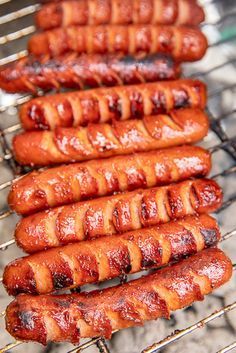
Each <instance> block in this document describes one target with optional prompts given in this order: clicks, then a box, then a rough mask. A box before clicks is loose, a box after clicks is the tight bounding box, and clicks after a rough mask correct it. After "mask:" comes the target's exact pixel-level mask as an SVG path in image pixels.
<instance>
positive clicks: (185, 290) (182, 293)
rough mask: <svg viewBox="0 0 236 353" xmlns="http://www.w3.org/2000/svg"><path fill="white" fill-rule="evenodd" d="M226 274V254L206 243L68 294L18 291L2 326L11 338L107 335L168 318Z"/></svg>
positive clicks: (66, 338) (228, 270)
mask: <svg viewBox="0 0 236 353" xmlns="http://www.w3.org/2000/svg"><path fill="white" fill-rule="evenodd" d="M231 275H232V264H231V261H230V260H229V258H228V257H227V256H226V255H225V254H224V253H223V252H222V251H221V250H218V249H206V250H204V251H202V252H200V253H198V254H196V255H193V256H191V257H190V258H188V259H186V260H183V261H181V262H179V263H177V264H175V265H173V266H171V267H167V268H164V269H161V270H159V271H157V272H156V273H154V274H152V275H149V276H145V277H142V278H139V279H137V280H135V281H131V282H129V283H127V284H123V285H120V286H116V287H113V288H107V289H104V290H102V291H95V292H90V293H82V294H71V295H59V296H53V295H41V296H36V297H35V296H31V295H24V294H23V295H20V296H18V297H17V298H16V299H15V300H14V301H13V302H12V303H11V304H10V305H9V306H8V308H7V312H6V325H7V330H8V331H9V333H10V334H11V335H13V336H14V337H15V338H16V339H17V340H18V339H19V340H23V341H25V340H26V341H36V342H41V343H43V344H46V343H47V342H48V341H55V342H58V341H69V342H72V343H78V342H79V340H80V338H82V337H96V336H103V337H105V338H110V337H111V334H112V331H114V330H117V329H122V328H125V327H130V326H136V325H141V324H143V323H144V321H146V320H153V319H157V318H159V317H164V318H169V316H170V311H172V310H177V309H181V308H183V307H187V306H189V305H190V304H192V303H193V302H194V301H197V300H203V298H204V295H206V294H209V293H211V292H212V291H213V289H216V288H218V287H220V286H221V285H223V284H224V283H226V282H227V281H228V280H229V279H230V277H231Z"/></svg>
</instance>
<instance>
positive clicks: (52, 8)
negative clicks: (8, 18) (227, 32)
mask: <svg viewBox="0 0 236 353" xmlns="http://www.w3.org/2000/svg"><path fill="white" fill-rule="evenodd" d="M35 20H36V24H37V26H38V27H39V28H41V29H44V30H45V29H51V28H55V27H68V26H70V25H101V24H109V23H110V24H130V23H140V24H148V23H152V24H163V25H169V24H181V25H198V24H199V23H201V22H202V21H203V20H204V11H203V8H202V7H201V6H199V5H198V4H197V2H196V0H169V1H166V0H154V1H153V0H129V1H127V0H95V1H94V0H79V1H77V0H70V1H60V2H59V3H55V2H54V3H51V4H47V5H45V6H43V7H42V8H41V9H40V10H39V11H38V12H37V14H36V16H35Z"/></svg>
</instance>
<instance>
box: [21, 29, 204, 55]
mask: <svg viewBox="0 0 236 353" xmlns="http://www.w3.org/2000/svg"><path fill="white" fill-rule="evenodd" d="M28 49H29V52H30V53H31V54H34V55H36V56H40V55H43V54H48V55H50V56H52V57H55V56H58V55H61V54H64V53H66V52H73V51H74V52H77V53H88V54H93V53H99V54H104V53H124V54H135V53H140V52H144V53H147V54H154V53H166V54H170V55H171V56H173V57H174V59H176V60H178V61H196V60H199V59H201V58H202V57H203V55H204V54H205V52H206V49H207V40H206V37H205V36H204V34H203V33H202V32H201V31H200V30H199V29H197V28H190V27H184V26H179V27H176V26H154V25H129V26H119V25H115V26H112V25H107V26H70V27H66V28H56V29H52V30H49V31H45V32H42V33H37V34H35V35H33V36H32V37H31V38H30V40H29V44H28Z"/></svg>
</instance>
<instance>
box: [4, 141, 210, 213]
mask: <svg viewBox="0 0 236 353" xmlns="http://www.w3.org/2000/svg"><path fill="white" fill-rule="evenodd" d="M210 169H211V155H210V153H209V152H208V151H206V150H204V149H202V148H200V147H194V146H183V147H175V148H170V149H166V150H160V151H156V152H147V153H139V154H132V155H128V156H122V157H121V156H118V157H112V158H108V159H104V160H100V161H99V163H98V162H97V161H90V162H84V163H77V164H73V165H71V164H70V165H67V166H60V167H57V168H52V169H48V170H43V171H33V172H31V173H30V174H28V175H26V176H24V177H23V178H21V179H18V180H16V181H15V182H14V183H13V184H12V187H11V190H10V193H9V197H8V202H9V205H10V207H11V208H12V209H13V210H14V211H16V212H17V213H20V214H24V215H26V214H30V213H33V212H37V211H40V210H43V209H46V208H49V207H55V206H60V205H65V204H67V203H72V202H76V201H81V200H86V199H88V198H90V197H98V196H103V195H110V194H112V193H114V192H119V191H126V190H128V191H131V190H135V189H138V188H150V187H153V186H157V185H164V184H168V183H171V182H176V181H180V180H184V179H188V178H191V177H202V176H206V175H207V174H208V173H209V171H210Z"/></svg>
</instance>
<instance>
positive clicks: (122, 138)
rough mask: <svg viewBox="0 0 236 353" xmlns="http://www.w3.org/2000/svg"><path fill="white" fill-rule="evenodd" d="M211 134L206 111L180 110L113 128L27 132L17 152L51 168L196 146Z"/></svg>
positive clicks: (96, 126)
mask: <svg viewBox="0 0 236 353" xmlns="http://www.w3.org/2000/svg"><path fill="white" fill-rule="evenodd" d="M207 132H208V117H207V116H206V114H205V113H204V112H203V111H202V110H198V109H179V110H175V111H171V112H170V113H169V114H168V115H157V116H148V117H144V118H143V120H127V121H119V122H114V124H113V125H112V126H111V125H109V124H105V123H104V124H91V125H89V126H88V127H77V128H73V127H72V128H57V129H56V130H54V131H30V132H24V133H21V134H19V135H16V136H15V137H14V139H13V150H14V155H15V158H16V160H17V161H18V162H19V163H20V164H22V165H36V166H37V165H38V166H40V165H41V166H43V165H44V166H47V165H53V164H59V163H68V162H76V161H77V162H79V161H83V160H90V159H95V158H103V157H110V156H115V155H125V154H129V153H133V152H146V151H150V150H155V149H160V148H165V147H171V146H177V145H181V144H184V143H194V142H196V141H199V140H201V139H202V138H203V137H204V136H205V135H206V134H207ZM29 151H31V153H29Z"/></svg>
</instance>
